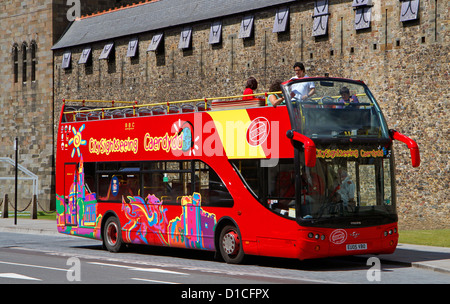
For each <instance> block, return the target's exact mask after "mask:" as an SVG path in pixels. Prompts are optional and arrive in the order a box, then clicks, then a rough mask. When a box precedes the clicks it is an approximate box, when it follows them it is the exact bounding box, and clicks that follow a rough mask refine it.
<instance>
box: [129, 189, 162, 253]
mask: <svg viewBox="0 0 450 304" xmlns="http://www.w3.org/2000/svg"><path fill="white" fill-rule="evenodd" d="M127 199H128V200H129V202H126V199H125V198H122V211H123V212H124V214H125V217H126V218H127V219H128V220H129V221H128V222H127V223H126V224H125V225H123V227H122V230H123V231H125V240H126V241H127V242H129V243H135V244H149V242H148V237H149V235H148V233H154V235H155V236H157V239H158V241H159V244H160V245H168V242H167V240H166V238H165V235H166V234H167V226H168V221H167V216H166V212H167V209H165V208H164V206H163V205H162V203H161V201H160V200H159V199H158V198H157V197H156V196H154V195H148V196H147V202H146V201H145V200H144V199H143V198H142V197H139V196H128V197H127Z"/></svg>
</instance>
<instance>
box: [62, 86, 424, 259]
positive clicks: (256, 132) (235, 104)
mask: <svg viewBox="0 0 450 304" xmlns="http://www.w3.org/2000/svg"><path fill="white" fill-rule="evenodd" d="M305 86H307V87H314V88H315V93H314V95H313V96H312V97H308V98H307V96H301V95H297V94H296V93H298V92H301V91H302V90H303V89H304V87H305ZM343 89H344V90H343ZM346 90H347V91H348V92H349V94H350V99H348V97H347V98H343V97H342V96H341V93H342V92H344V91H346ZM340 92H341V93H340ZM282 94H283V96H284V98H285V104H282V105H279V106H277V107H273V106H268V105H267V102H266V99H267V95H268V94H267V93H266V94H265V96H262V98H258V97H259V95H258V94H255V99H253V100H244V101H243V100H242V99H240V98H239V97H236V96H234V97H231V100H229V99H225V98H204V99H197V100H190V101H178V102H168V103H162V104H148V105H141V104H137V103H133V104H131V105H122V104H120V106H119V107H117V105H118V104H119V103H118V102H116V103H115V104H114V107H105V106H103V105H104V104H101V106H98V105H97V104H95V103H93V102H88V101H78V102H77V101H70V100H65V102H64V106H63V108H62V112H61V118H60V124H59V129H58V143H57V161H56V197H57V212H58V218H57V226H58V231H59V232H61V233H65V234H70V235H75V236H82V237H88V238H94V239H98V240H102V241H103V244H104V246H105V247H106V248H107V249H108V250H110V251H112V252H117V251H119V250H120V249H121V248H122V247H123V246H124V244H127V243H133V244H148V245H159V246H174V247H182V248H193V249H204V250H211V251H215V252H216V253H217V254H218V256H221V257H222V258H223V259H224V260H225V261H226V262H229V263H239V262H241V261H242V259H243V257H244V254H249V255H264V256H274V257H286V258H296V259H311V258H319V257H328V256H340V255H354V254H367V253H392V252H394V250H395V248H396V245H397V240H398V231H397V213H396V196H395V176H394V171H395V170H394V153H393V140H394V139H397V140H400V141H402V142H404V143H406V144H407V146H408V147H409V148H410V150H411V159H412V165H413V166H418V165H419V163H420V158H419V150H418V147H417V144H416V143H415V142H414V141H413V140H411V139H409V138H407V137H406V136H404V135H402V134H400V133H398V132H396V131H394V130H389V129H388V127H387V125H386V122H385V119H384V118H383V115H382V113H381V110H380V107H379V106H378V104H377V102H376V101H375V98H374V97H373V95H372V93H371V92H370V91H369V89H368V87H367V86H366V85H365V84H364V83H363V82H361V81H354V80H348V79H340V78H330V77H321V78H314V77H311V78H303V79H299V80H290V81H288V82H286V83H284V84H283V85H282ZM263 95H264V94H263ZM241 97H242V96H241Z"/></svg>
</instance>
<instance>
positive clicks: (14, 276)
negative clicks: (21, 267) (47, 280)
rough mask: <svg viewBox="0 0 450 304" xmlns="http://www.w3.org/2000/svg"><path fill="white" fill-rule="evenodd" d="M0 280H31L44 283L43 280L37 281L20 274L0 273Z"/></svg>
mask: <svg viewBox="0 0 450 304" xmlns="http://www.w3.org/2000/svg"><path fill="white" fill-rule="evenodd" d="M0 278H5V279H18V280H30V281H42V280H41V279H36V278H32V277H28V276H25V275H22V274H18V273H0Z"/></svg>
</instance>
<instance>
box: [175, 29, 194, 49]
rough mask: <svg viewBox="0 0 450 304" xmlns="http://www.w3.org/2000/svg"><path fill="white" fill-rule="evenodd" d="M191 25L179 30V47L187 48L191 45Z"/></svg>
mask: <svg viewBox="0 0 450 304" xmlns="http://www.w3.org/2000/svg"><path fill="white" fill-rule="evenodd" d="M191 37H192V27H185V28H183V30H182V31H181V35H180V42H179V43H178V48H179V49H189V48H190V47H191Z"/></svg>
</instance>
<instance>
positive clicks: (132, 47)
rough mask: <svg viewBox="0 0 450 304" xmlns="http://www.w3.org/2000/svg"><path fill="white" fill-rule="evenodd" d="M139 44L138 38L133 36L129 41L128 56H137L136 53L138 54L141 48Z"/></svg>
mask: <svg viewBox="0 0 450 304" xmlns="http://www.w3.org/2000/svg"><path fill="white" fill-rule="evenodd" d="M138 45H139V39H138V38H132V39H131V40H130V42H128V50H127V57H135V56H136V54H138V49H139V47H138Z"/></svg>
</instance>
